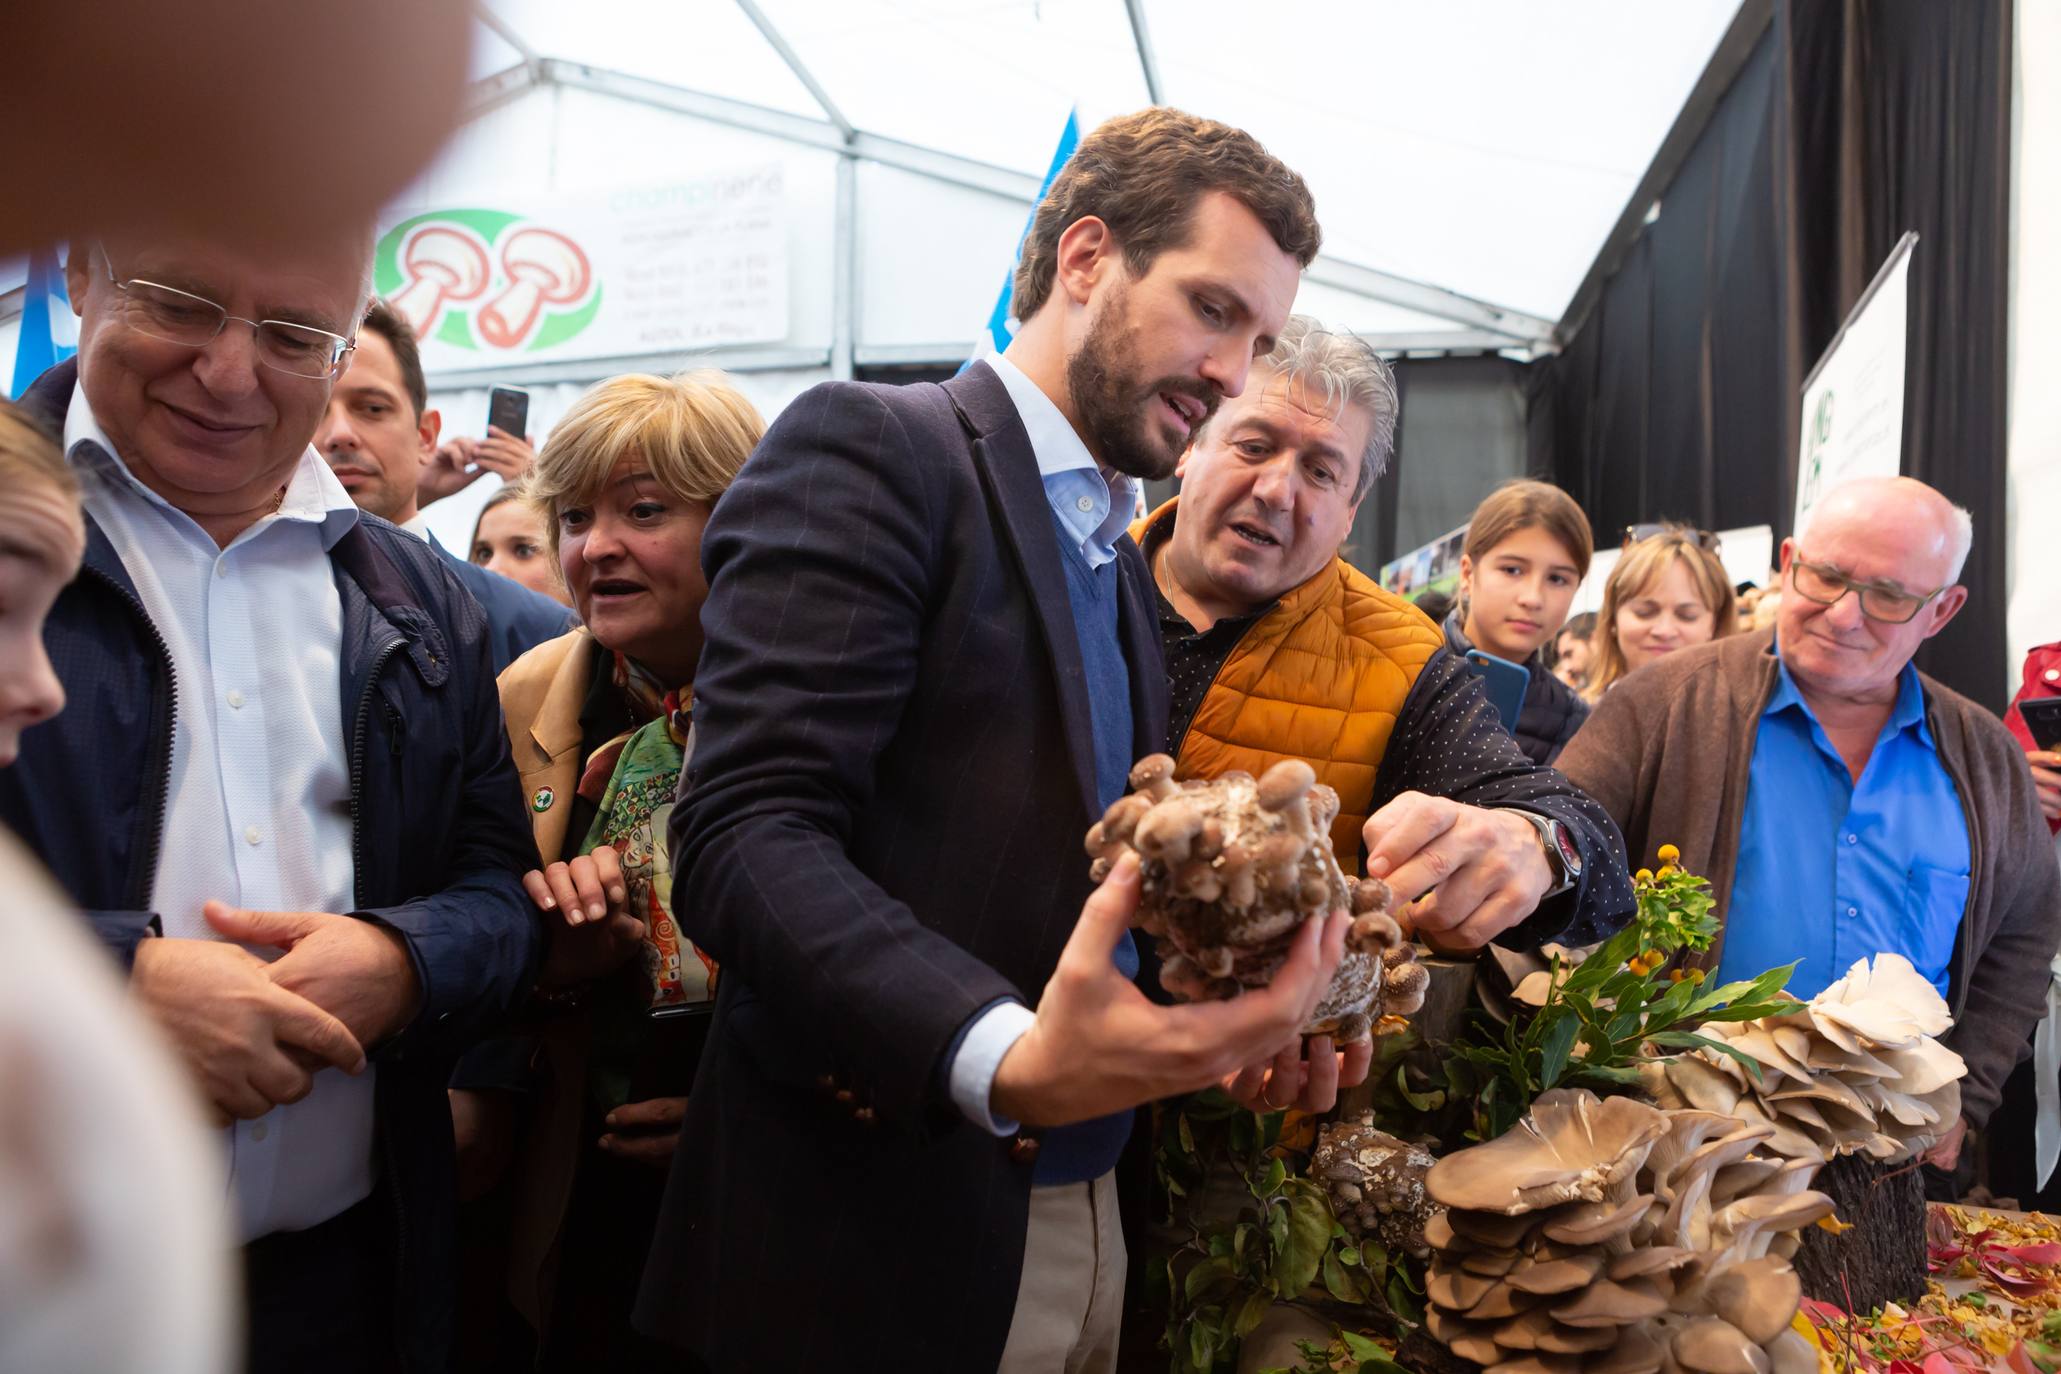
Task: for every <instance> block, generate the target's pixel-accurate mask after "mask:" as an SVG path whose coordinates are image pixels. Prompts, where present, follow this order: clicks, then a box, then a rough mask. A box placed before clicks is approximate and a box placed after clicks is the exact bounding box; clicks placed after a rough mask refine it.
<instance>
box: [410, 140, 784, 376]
mask: <svg viewBox="0 0 2061 1374" xmlns="http://www.w3.org/2000/svg"><path fill="white" fill-rule="evenodd" d="M781 176H782V173H781V169H780V168H779V167H778V166H777V165H769V166H765V167H755V168H750V169H747V170H744V171H739V172H733V173H727V174H721V175H716V176H707V177H700V178H696V179H694V180H692V181H681V182H672V183H667V184H662V185H652V186H636V187H623V188H619V189H616V190H613V191H606V192H599V193H590V194H585V195H579V196H565V197H536V198H517V199H514V200H511V201H508V202H504V203H500V204H496V205H493V206H485V205H477V204H475V205H465V206H447V207H437V208H433V209H429V210H417V211H415V212H413V213H409V214H407V215H406V217H405V218H400V219H398V221H389V222H388V225H387V227H385V229H384V231H383V232H382V233H381V235H380V238H379V244H378V247H377V249H376V250H375V253H374V259H373V284H374V287H375V288H376V289H377V290H378V292H379V293H380V294H381V295H382V296H385V297H386V298H387V299H388V300H389V301H391V302H392V303H393V304H394V306H395V308H396V309H398V310H399V311H400V312H401V314H402V315H403V316H405V317H406V318H407V320H408V322H409V323H410V324H412V325H414V327H415V331H416V334H417V335H418V336H419V337H420V338H421V340H422V363H423V367H424V369H425V370H426V371H428V372H429V373H430V374H431V376H435V375H436V374H438V373H442V372H470V371H475V370H477V369H480V368H493V367H524V366H533V365H535V364H537V363H543V362H562V361H567V360H571V359H578V358H611V357H622V356H627V355H636V354H640V353H666V352H678V351H681V350H685V349H694V348H711V347H715V346H718V345H724V344H741V343H764V342H771V341H776V340H779V339H784V338H786V337H787V227H786V221H785V216H784V214H783V206H782V196H781V189H782V188H781Z"/></svg>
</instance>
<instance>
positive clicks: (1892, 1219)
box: [1794, 1155, 1926, 1313]
mask: <svg viewBox="0 0 2061 1374" xmlns="http://www.w3.org/2000/svg"><path fill="white" fill-rule="evenodd" d="M1811 1186H1812V1187H1813V1188H1816V1189H1817V1190H1818V1191H1819V1192H1821V1193H1824V1194H1826V1195H1827V1196H1828V1197H1830V1198H1831V1199H1832V1203H1833V1206H1834V1208H1835V1209H1836V1211H1835V1215H1836V1216H1837V1217H1838V1218H1839V1219H1840V1220H1841V1221H1843V1222H1846V1223H1848V1224H1849V1225H1850V1226H1851V1227H1852V1229H1851V1230H1848V1231H1843V1232H1841V1233H1840V1234H1838V1235H1834V1234H1832V1232H1830V1231H1827V1230H1826V1229H1825V1228H1824V1227H1822V1226H1807V1227H1805V1228H1804V1230H1803V1246H1802V1248H1801V1249H1799V1250H1798V1251H1797V1252H1796V1259H1795V1261H1794V1262H1795V1265H1796V1273H1797V1277H1798V1278H1800V1279H1801V1280H1802V1281H1803V1291H1804V1293H1805V1294H1806V1295H1808V1296H1810V1297H1813V1298H1817V1299H1819V1300H1820V1301H1822V1302H1829V1303H1836V1304H1837V1305H1838V1306H1839V1307H1841V1308H1842V1309H1844V1310H1846V1311H1849V1312H1854V1313H1866V1312H1873V1311H1875V1310H1876V1309H1878V1308H1880V1307H1881V1306H1882V1305H1883V1304H1884V1303H1886V1302H1894V1303H1899V1304H1902V1305H1903V1306H1905V1307H1909V1306H1910V1305H1911V1304H1912V1303H1913V1302H1915V1301H1917V1300H1918V1299H1919V1298H1920V1297H1922V1296H1924V1293H1925V1280H1926V1260H1925V1181H1924V1178H1923V1176H1922V1175H1921V1174H1920V1172H1919V1169H1918V1165H1917V1163H1916V1162H1915V1161H1912V1162H1907V1163H1904V1164H1898V1165H1893V1166H1884V1165H1881V1164H1878V1163H1876V1162H1875V1161H1874V1160H1872V1159H1869V1158H1867V1157H1866V1156H1865V1155H1848V1156H1846V1157H1845V1158H1843V1159H1835V1160H1833V1161H1832V1162H1831V1163H1830V1164H1827V1165H1826V1166H1825V1167H1824V1168H1822V1169H1820V1170H1819V1171H1818V1177H1817V1180H1816V1181H1815V1182H1814V1183H1812V1184H1811Z"/></svg>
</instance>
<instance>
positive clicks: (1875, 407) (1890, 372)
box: [1789, 233, 1918, 533]
mask: <svg viewBox="0 0 2061 1374" xmlns="http://www.w3.org/2000/svg"><path fill="white" fill-rule="evenodd" d="M1917 242H1918V236H1917V234H1915V233H1907V234H1905V235H1904V236H1903V237H1902V238H1901V239H1899V240H1897V245H1896V247H1895V248H1893V249H1892V250H1890V254H1889V259H1888V261H1886V262H1884V263H1883V264H1882V270H1881V271H1879V272H1877V273H1876V274H1875V280H1874V281H1872V282H1870V283H1868V289H1867V290H1866V291H1864V292H1862V293H1861V299H1860V301H1859V303H1858V304H1856V305H1855V306H1854V308H1853V313H1851V314H1850V315H1848V316H1847V317H1846V323H1845V324H1844V325H1842V326H1840V329H1839V333H1837V334H1836V335H1834V336H1833V338H1832V346H1831V347H1829V348H1827V349H1826V350H1825V355H1824V356H1823V357H1822V358H1820V359H1818V365H1817V366H1816V367H1815V368H1813V369H1811V375H1810V376H1809V377H1808V378H1806V379H1805V381H1804V384H1803V434H1802V437H1801V441H1800V443H1799V445H1798V448H1797V465H1796V520H1795V523H1794V524H1792V525H1791V526H1790V527H1789V528H1790V532H1791V533H1795V532H1797V531H1799V530H1801V529H1803V527H1804V522H1805V520H1806V518H1807V517H1808V516H1809V515H1810V510H1811V507H1812V506H1813V505H1815V504H1816V503H1817V500H1818V498H1819V497H1820V496H1821V495H1823V494H1824V493H1825V492H1828V491H1830V490H1831V489H1832V488H1834V487H1836V486H1838V485H1839V484H1840V483H1841V482H1845V481H1849V480H1851V479H1853V478H1855V477H1894V476H1896V475H1897V474H1898V473H1900V472H1902V471H1903V467H1904V357H1905V353H1906V350H1907V346H1908V343H1909V340H1910V327H1909V324H1908V314H1909V304H1910V267H1911V249H1912V247H1913V245H1915V244H1916V243H1917Z"/></svg>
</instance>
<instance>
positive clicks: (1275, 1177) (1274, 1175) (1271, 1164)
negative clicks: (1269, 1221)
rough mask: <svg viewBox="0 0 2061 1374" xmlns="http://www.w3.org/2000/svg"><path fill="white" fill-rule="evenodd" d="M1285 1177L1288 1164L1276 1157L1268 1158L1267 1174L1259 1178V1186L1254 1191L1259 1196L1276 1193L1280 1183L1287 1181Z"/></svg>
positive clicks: (1286, 1176) (1279, 1189)
mask: <svg viewBox="0 0 2061 1374" xmlns="http://www.w3.org/2000/svg"><path fill="white" fill-rule="evenodd" d="M1287 1178H1288V1166H1287V1165H1286V1164H1283V1163H1282V1162H1281V1161H1280V1159H1278V1158H1275V1159H1272V1160H1269V1161H1268V1162H1267V1176H1266V1177H1265V1178H1264V1179H1262V1180H1260V1184H1259V1186H1258V1187H1257V1188H1256V1189H1254V1191H1255V1192H1256V1193H1257V1194H1258V1195H1259V1196H1260V1197H1265V1196H1267V1195H1268V1194H1269V1193H1278V1192H1280V1191H1281V1185H1282V1184H1283V1183H1284V1182H1286V1181H1287Z"/></svg>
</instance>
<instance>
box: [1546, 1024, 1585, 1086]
mask: <svg viewBox="0 0 2061 1374" xmlns="http://www.w3.org/2000/svg"><path fill="white" fill-rule="evenodd" d="M1581 1028H1582V1027H1581V1022H1580V1021H1578V1020H1576V1019H1575V1018H1574V1017H1572V1016H1561V1017H1560V1018H1558V1019H1557V1020H1556V1021H1554V1023H1553V1024H1552V1025H1551V1026H1550V1027H1548V1028H1547V1030H1546V1035H1545V1039H1544V1041H1543V1042H1542V1043H1541V1044H1540V1046H1539V1087H1540V1089H1541V1090H1542V1091H1543V1090H1544V1089H1546V1088H1550V1087H1552V1086H1553V1085H1554V1084H1555V1083H1558V1082H1559V1081H1560V1075H1561V1073H1562V1072H1563V1071H1565V1069H1566V1068H1567V1056H1568V1054H1569V1053H1570V1052H1571V1051H1572V1050H1573V1049H1574V1037H1575V1033H1576V1032H1578V1031H1579V1030H1581Z"/></svg>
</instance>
